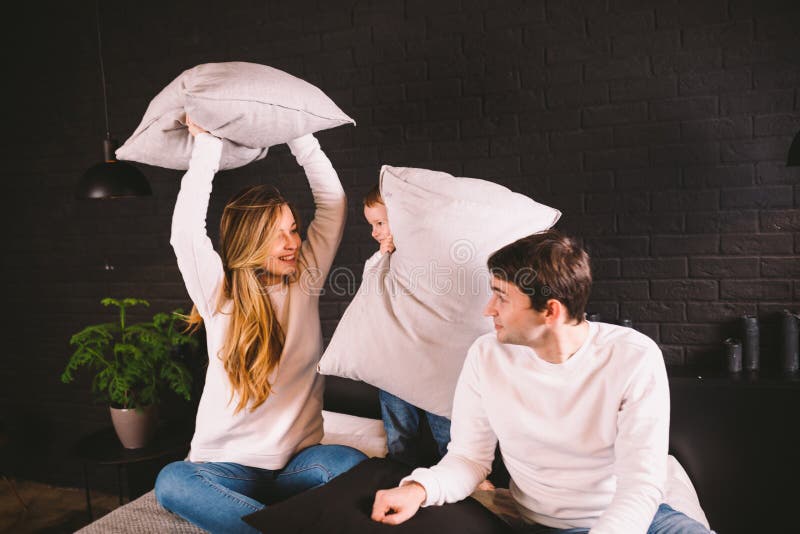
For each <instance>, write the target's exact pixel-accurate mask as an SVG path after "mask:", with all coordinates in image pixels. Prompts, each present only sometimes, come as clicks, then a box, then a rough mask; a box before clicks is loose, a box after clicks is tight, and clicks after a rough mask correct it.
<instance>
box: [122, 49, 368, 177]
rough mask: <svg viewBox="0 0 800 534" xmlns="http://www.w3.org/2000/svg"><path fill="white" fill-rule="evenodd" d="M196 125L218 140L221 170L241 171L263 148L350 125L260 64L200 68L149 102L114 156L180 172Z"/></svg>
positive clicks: (311, 89)
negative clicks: (191, 125) (192, 124)
mask: <svg viewBox="0 0 800 534" xmlns="http://www.w3.org/2000/svg"><path fill="white" fill-rule="evenodd" d="M186 113H188V114H189V116H190V117H191V118H192V120H193V121H194V122H196V123H197V124H199V125H200V126H202V127H203V128H205V129H206V130H208V131H209V132H211V133H212V134H213V135H215V136H217V137H220V138H222V140H223V145H222V159H221V161H220V169H233V168H236V167H241V166H242V165H245V164H247V163H250V162H251V161H255V160H258V159H262V158H263V157H264V156H266V155H267V148H268V147H270V146H273V145H277V144H280V143H286V142H287V141H291V140H292V139H296V138H298V137H301V136H303V135H305V134H308V133H314V132H317V131H319V130H325V129H328V128H333V127H335V126H340V125H342V124H348V123H350V124H355V121H353V119H351V118H350V117H348V116H347V115H345V114H344V112H343V111H342V110H341V109H339V108H338V107H337V106H336V104H334V103H333V101H331V99H330V98H328V97H327V96H326V95H325V93H323V92H322V91H321V90H320V89H318V88H317V87H315V86H313V85H311V84H310V83H308V82H306V81H304V80H301V79H300V78H296V77H294V76H292V75H291V74H288V73H286V72H283V71H281V70H278V69H274V68H272V67H268V66H266V65H258V64H256V63H245V62H241V61H233V62H229V63H205V64H203V65H197V66H196V67H194V68H191V69H189V70H186V71H184V72H183V73H181V74H180V76H178V77H177V78H175V80H173V81H172V82H171V83H170V84H169V85H168V86H167V87H165V88H164V89H163V90H162V91H161V92H160V93H159V94H158V95H156V97H155V98H154V99H153V101H152V102H150V105H149V106H148V108H147V111H146V112H145V114H144V118H143V119H142V122H141V123H140V124H139V127H138V128H136V131H135V132H133V135H131V136H130V138H129V139H128V140H127V141H126V142H125V144H124V145H122V147H120V148H119V149H118V150H117V158H118V159H121V160H130V161H138V162H141V163H147V164H149V165H157V166H159V167H166V168H168V169H178V170H185V169H187V168H188V166H189V157H190V156H191V154H192V147H193V145H194V138H193V137H192V136H191V135H190V134H189V131H188V129H187V128H186Z"/></svg>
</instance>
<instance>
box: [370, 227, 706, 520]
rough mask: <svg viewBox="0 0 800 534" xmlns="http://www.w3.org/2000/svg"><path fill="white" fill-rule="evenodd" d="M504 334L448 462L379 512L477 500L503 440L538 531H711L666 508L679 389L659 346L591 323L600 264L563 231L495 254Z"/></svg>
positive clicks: (514, 483) (465, 383) (487, 349)
mask: <svg viewBox="0 0 800 534" xmlns="http://www.w3.org/2000/svg"><path fill="white" fill-rule="evenodd" d="M488 263H489V269H490V271H491V273H492V297H491V299H490V301H489V303H488V305H487V306H486V310H485V312H484V313H485V314H486V315H488V316H491V317H492V318H493V320H494V324H495V334H487V335H485V336H482V337H480V338H478V339H477V340H476V341H475V343H474V344H473V345H472V347H470V349H469V352H468V355H467V358H466V360H465V362H464V367H463V369H462V371H461V376H460V378H459V382H458V386H457V387H456V393H455V398H454V406H453V418H452V429H451V441H450V444H449V446H448V452H447V455H446V456H445V457H444V458H443V459H442V460H441V461H440V462H439V463H438V464H437V465H435V466H433V467H431V468H430V469H416V470H415V471H414V472H412V473H411V475H410V476H408V477H406V478H405V479H403V481H401V483H400V487H398V488H394V489H391V490H382V491H379V492H378V493H377V494H376V496H375V503H374V506H373V511H372V518H373V519H374V520H375V521H379V522H383V523H388V524H398V523H402V522H403V521H406V520H407V519H409V518H410V517H412V516H413V515H414V514H415V513H416V512H417V510H418V509H419V507H420V506H431V505H441V504H444V503H446V502H456V501H459V500H461V499H464V498H465V497H467V496H468V495H469V494H470V493H472V491H473V490H474V489H475V486H476V485H477V484H478V483H479V482H480V481H482V480H483V479H484V478H485V477H486V475H487V474H488V473H489V471H490V468H491V464H492V459H493V455H494V450H495V445H496V444H497V442H498V441H499V443H500V450H501V452H502V454H503V461H504V462H505V465H506V467H507V468H508V471H509V473H510V474H511V479H512V480H511V486H510V491H511V495H512V497H513V498H514V500H515V501H516V504H517V507H518V509H519V511H520V513H521V514H522V517H523V519H524V520H525V522H526V523H529V524H530V527H529V530H527V531H528V532H536V533H539V532H547V533H550V532H553V533H555V532H569V533H571V534H572V533H575V534H577V533H584V532H589V531H590V530H591V532H592V534H604V533H609V534H636V533H642V534H644V533H645V532H649V533H652V534H655V533H662V534H665V533H667V532H681V533H695V532H697V533H701V532H702V533H706V532H708V531H707V530H706V529H705V528H704V527H703V526H702V525H700V524H699V523H697V522H696V521H693V520H692V519H690V518H688V517H687V516H685V515H684V514H682V513H680V512H677V511H674V510H673V509H672V508H670V507H669V506H668V505H666V504H662V502H663V494H664V490H663V488H664V482H665V477H666V459H667V442H668V439H669V387H668V383H667V376H666V371H665V368H664V360H663V358H662V355H661V351H660V350H659V348H658V346H657V345H656V344H655V343H654V342H653V341H652V340H651V339H650V338H648V337H647V336H644V335H642V334H640V333H639V332H636V331H635V330H632V329H630V328H624V327H619V326H614V325H609V324H604V323H589V322H587V321H586V320H585V319H584V311H585V309H586V303H587V301H588V300H589V292H590V290H591V283H592V277H591V270H590V268H589V257H588V255H587V254H586V252H584V251H583V250H582V249H581V248H580V247H579V246H578V245H577V244H576V243H575V242H574V241H573V240H572V239H570V238H568V237H565V236H563V235H561V234H560V233H559V232H557V231H555V230H551V231H548V232H544V233H541V234H534V235H531V236H528V237H525V238H523V239H520V240H519V241H516V242H514V243H512V244H510V245H507V246H506V247H503V248H502V249H500V250H499V251H497V252H495V253H494V254H493V255H492V256H491V257H490V258H489V262H488Z"/></svg>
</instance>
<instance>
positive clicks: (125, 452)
mask: <svg viewBox="0 0 800 534" xmlns="http://www.w3.org/2000/svg"><path fill="white" fill-rule="evenodd" d="M191 438H192V428H190V427H187V426H186V425H183V424H164V425H161V426H159V428H158V430H157V431H156V434H155V437H154V438H153V441H152V442H151V443H150V444H149V445H148V446H146V447H143V448H141V449H126V448H125V447H123V446H122V444H121V443H120V441H119V438H117V434H116V432H114V429H113V428H112V427H107V428H104V429H102V430H98V431H97V432H94V433H92V434H89V435H87V436H85V437H83V438H81V439H80V440H79V441H78V443H77V444H76V445H75V450H74V453H75V456H76V457H77V458H78V459H79V460H80V461H81V462H82V463H83V483H84V489H85V491H86V511H87V513H88V514H89V519H90V520H94V516H93V513H92V499H91V493H90V491H91V490H90V487H89V466H90V465H114V466H116V468H117V491H118V493H119V503H120V505H122V504H123V484H122V480H123V475H124V478H125V479H126V481H127V480H128V479H129V473H128V466H131V465H135V464H141V463H144V462H155V461H158V460H165V459H167V458H169V457H176V456H177V457H182V456H185V455H186V454H187V453H188V451H189V443H190V442H191ZM130 499H131V490H130V487H128V500H130Z"/></svg>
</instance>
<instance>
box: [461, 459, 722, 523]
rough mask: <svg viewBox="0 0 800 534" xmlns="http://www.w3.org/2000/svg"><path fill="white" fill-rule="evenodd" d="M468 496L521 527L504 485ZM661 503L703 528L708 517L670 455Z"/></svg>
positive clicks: (679, 465) (687, 476)
mask: <svg viewBox="0 0 800 534" xmlns="http://www.w3.org/2000/svg"><path fill="white" fill-rule="evenodd" d="M472 497H474V498H475V500H477V501H478V502H479V503H481V504H482V505H483V506H484V507H485V508H487V509H488V510H489V511H490V512H492V513H494V514H495V515H497V516H499V517H500V518H501V519H503V520H504V521H505V522H506V523H508V524H510V525H512V526H514V527H516V528H521V527H524V525H525V521H524V520H523V519H522V516H521V515H520V513H519V510H518V509H517V506H516V504H515V503H514V498H513V497H512V496H511V492H510V491H508V490H507V489H505V488H498V489H496V490H493V491H486V490H475V491H474V492H473V493H472ZM664 502H665V503H667V504H668V505H670V506H671V507H672V508H673V509H674V510H677V511H679V512H682V513H684V514H686V515H687V516H689V517H691V518H692V519H694V520H695V521H697V522H698V523H700V524H702V525H703V526H704V527H706V528H707V529H710V528H711V527H709V526H708V519H706V514H705V513H704V512H703V509H702V508H701V507H700V501H699V500H698V499H697V492H696V491H695V490H694V486H693V485H692V482H691V481H690V480H689V475H687V474H686V471H684V470H683V467H682V466H681V464H679V463H678V460H676V459H675V458H674V457H673V456H671V455H670V456H667V487H666V491H665V495H664Z"/></svg>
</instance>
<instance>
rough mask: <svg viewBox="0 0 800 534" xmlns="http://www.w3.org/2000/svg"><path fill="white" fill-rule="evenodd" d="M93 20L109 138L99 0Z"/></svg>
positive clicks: (107, 136) (95, 5)
mask: <svg viewBox="0 0 800 534" xmlns="http://www.w3.org/2000/svg"><path fill="white" fill-rule="evenodd" d="M94 14H95V22H96V26H97V55H98V56H99V57H100V76H101V78H102V79H103V109H104V110H105V117H106V139H110V138H111V127H110V126H109V125H108V95H107V94H106V69H105V66H104V65H103V40H102V38H101V36H100V0H95V3H94Z"/></svg>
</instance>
